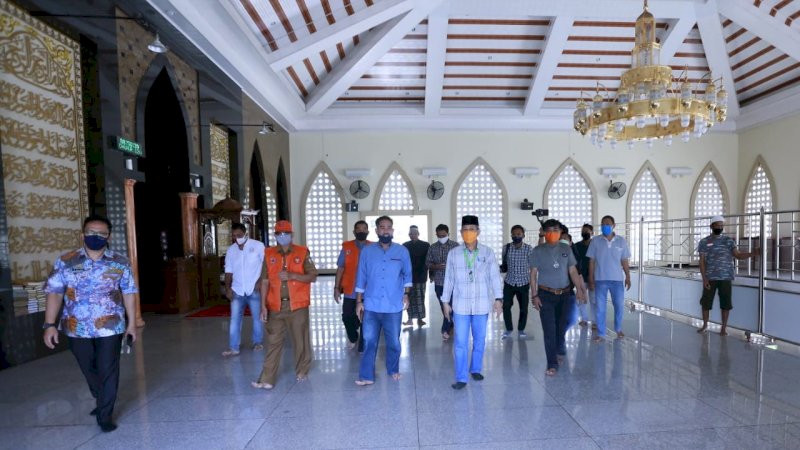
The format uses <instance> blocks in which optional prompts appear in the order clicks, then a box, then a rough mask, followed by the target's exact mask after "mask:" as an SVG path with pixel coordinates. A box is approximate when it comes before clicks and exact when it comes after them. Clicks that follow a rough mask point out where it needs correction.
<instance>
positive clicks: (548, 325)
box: [538, 289, 572, 369]
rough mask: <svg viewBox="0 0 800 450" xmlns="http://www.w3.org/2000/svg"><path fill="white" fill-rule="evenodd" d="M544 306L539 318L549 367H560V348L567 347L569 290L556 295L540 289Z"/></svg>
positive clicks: (540, 297) (540, 296) (540, 298)
mask: <svg viewBox="0 0 800 450" xmlns="http://www.w3.org/2000/svg"><path fill="white" fill-rule="evenodd" d="M538 295H539V300H541V302H542V308H541V309H540V310H539V318H540V319H541V321H542V334H543V335H544V353H545V354H546V355H547V368H548V369H558V354H559V349H561V348H565V346H564V336H565V334H566V329H567V315H566V314H565V312H566V308H567V306H568V305H567V302H568V301H569V296H570V295H572V294H571V293H569V292H564V293H563V294H560V295H556V294H553V293H552V292H547V291H545V290H542V289H539V290H538Z"/></svg>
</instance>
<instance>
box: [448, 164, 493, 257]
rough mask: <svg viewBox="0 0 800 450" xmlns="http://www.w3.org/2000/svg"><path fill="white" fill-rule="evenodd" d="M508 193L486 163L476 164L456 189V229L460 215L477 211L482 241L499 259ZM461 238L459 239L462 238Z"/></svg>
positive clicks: (459, 222) (475, 213) (473, 213)
mask: <svg viewBox="0 0 800 450" xmlns="http://www.w3.org/2000/svg"><path fill="white" fill-rule="evenodd" d="M504 208H505V194H504V193H503V189H502V188H501V187H500V184H499V183H498V182H497V180H496V179H495V176H494V175H493V174H492V172H491V171H490V170H489V169H488V168H487V166H486V165H485V164H483V163H478V164H476V165H475V166H474V167H473V168H472V170H471V171H470V172H469V174H468V175H467V176H466V177H464V179H463V181H462V182H461V184H460V185H459V186H458V190H457V193H456V220H455V222H453V225H454V226H453V227H452V228H453V229H456V230H458V229H459V228H460V224H461V217H462V216H464V215H468V214H471V215H475V216H478V218H479V220H480V229H481V235H480V238H479V240H480V242H481V243H483V244H484V245H487V246H489V248H491V249H492V250H494V252H495V255H496V256H497V259H498V261H500V258H501V252H502V247H503V236H504V232H503V230H505V224H504V223H503V210H504ZM459 240H460V239H459Z"/></svg>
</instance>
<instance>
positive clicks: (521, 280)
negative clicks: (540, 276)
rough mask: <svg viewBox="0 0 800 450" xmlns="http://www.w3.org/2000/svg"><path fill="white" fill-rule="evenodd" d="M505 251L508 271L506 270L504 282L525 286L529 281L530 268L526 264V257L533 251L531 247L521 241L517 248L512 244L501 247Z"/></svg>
mask: <svg viewBox="0 0 800 450" xmlns="http://www.w3.org/2000/svg"><path fill="white" fill-rule="evenodd" d="M503 251H504V252H505V253H506V263H507V264H508V272H506V284H510V285H511V286H525V285H528V284H530V282H531V268H530V265H529V264H528V257H529V256H530V254H531V252H532V251H533V247H531V246H530V245H528V244H525V243H523V244H522V245H520V246H519V248H517V247H515V246H514V244H511V245H506V246H504V247H503Z"/></svg>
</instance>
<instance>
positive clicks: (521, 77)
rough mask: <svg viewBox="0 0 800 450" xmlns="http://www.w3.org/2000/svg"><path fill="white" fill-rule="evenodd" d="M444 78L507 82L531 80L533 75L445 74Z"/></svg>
mask: <svg viewBox="0 0 800 450" xmlns="http://www.w3.org/2000/svg"><path fill="white" fill-rule="evenodd" d="M444 77H445V78H476V79H508V80H531V79H533V75H527V74H510V73H509V74H503V73H446V74H444Z"/></svg>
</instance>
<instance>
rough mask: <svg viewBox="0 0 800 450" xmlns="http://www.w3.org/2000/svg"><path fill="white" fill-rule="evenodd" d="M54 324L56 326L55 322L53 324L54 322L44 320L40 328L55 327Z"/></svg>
mask: <svg viewBox="0 0 800 450" xmlns="http://www.w3.org/2000/svg"><path fill="white" fill-rule="evenodd" d="M55 326H56V324H54V323H48V322H45V323H43V324H42V329H43V330H46V329H48V328H52V327H55Z"/></svg>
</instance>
